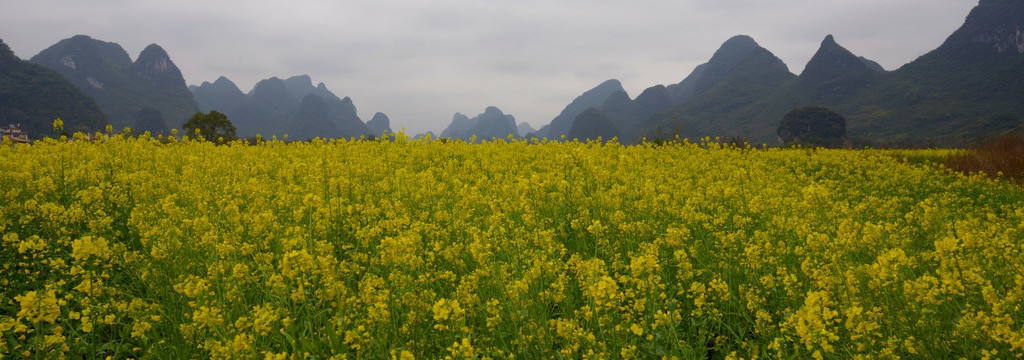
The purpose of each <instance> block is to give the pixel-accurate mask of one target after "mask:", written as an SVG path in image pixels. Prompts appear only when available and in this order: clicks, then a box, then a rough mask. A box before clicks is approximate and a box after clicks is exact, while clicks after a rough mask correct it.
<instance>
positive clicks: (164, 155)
mask: <svg viewBox="0 0 1024 360" xmlns="http://www.w3.org/2000/svg"><path fill="white" fill-rule="evenodd" d="M94 138H99V139H101V140H99V141H85V140H86V139H87V137H85V136H84V135H82V134H77V135H76V136H73V138H72V139H62V140H44V141H40V142H37V143H35V144H33V145H16V144H4V145H3V146H0V164H2V167H0V195H2V196H3V197H2V199H3V200H2V201H0V234H2V239H0V266H2V269H0V272H2V274H3V276H2V278H0V357H3V358H21V357H28V358H76V359H77V358H107V357H108V356H109V357H112V358H138V359H147V358H174V359H185V358H217V359H221V358H241V359H254V358H255V359H307V358H316V359H328V358H331V359H360V358H371V359H440V358H445V359H512V358H519V359H545V358H567V359H605V358H645V359H694V358H702V359H703V358H716V359H779V358H786V359H789V358H813V359H851V358H852V359H900V358H905V359H928V358H944V359H958V358H969V359H973V358H1020V357H1022V356H1024V309H1021V304H1022V303H1024V254H1022V252H1024V245H1022V239H1024V191H1022V190H1021V188H1020V187H1019V186H1017V185H1014V184H1012V183H1009V182H1004V181H1000V180H998V179H997V180H992V179H990V178H987V177H982V176H964V175H961V174H958V173H954V172H951V171H949V170H946V169H944V168H943V167H942V166H940V165H936V164H934V163H930V162H929V161H928V160H927V159H930V158H931V159H941V158H943V157H944V156H945V154H946V153H945V152H943V151H938V150H920V151H885V150H825V149H750V148H736V147H730V146H722V145H718V144H715V143H713V142H709V141H705V143H703V144H690V143H668V144H664V145H652V144H646V145H638V146H628V147H625V146H619V145H616V144H615V143H614V142H612V143H609V144H607V145H602V144H600V143H595V142H592V143H579V142H568V143H558V142H547V141H511V142H504V141H496V142H485V143H483V144H467V143H464V142H451V141H438V140H431V139H424V140H410V139H409V138H408V137H406V136H404V135H401V134H399V135H396V136H394V137H392V138H391V139H388V140H383V141H381V140H377V141H343V140H339V141H329V142H325V141H319V140H315V141H312V142H306V143H284V142H281V141H276V140H272V141H260V142H258V143H257V144H255V145H246V144H243V143H241V142H235V143H231V144H227V145H215V144H213V143H210V142H204V141H196V140H190V139H187V138H185V139H174V138H170V139H156V138H152V137H150V136H149V135H142V136H139V137H127V136H123V135H110V134H107V135H104V134H98V136H97V137H94ZM907 159H913V160H911V161H908V160H907Z"/></svg>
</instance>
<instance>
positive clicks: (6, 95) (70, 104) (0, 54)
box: [0, 40, 107, 139]
mask: <svg viewBox="0 0 1024 360" xmlns="http://www.w3.org/2000/svg"><path fill="white" fill-rule="evenodd" d="M58 117H59V118H61V119H62V120H63V121H64V130H65V131H66V132H68V133H69V134H70V133H74V132H76V131H83V132H88V131H95V130H98V129H102V128H103V127H105V126H106V125H107V118H106V116H104V115H103V112H102V111H101V110H100V108H99V106H98V105H96V101H95V100H93V99H92V98H91V97H89V96H88V95H86V94H85V93H83V92H82V91H81V90H79V89H78V88H77V87H75V85H73V84H72V83H71V82H69V81H68V80H67V79H65V78H64V77H63V76H61V74H59V73H57V72H56V71H54V70H51V69H48V68H46V67H43V66H39V65H36V64H32V63H29V62H28V61H24V60H21V59H19V58H18V57H16V56H15V55H14V52H12V51H11V49H10V48H9V47H8V46H7V44H5V43H4V42H3V41H2V40H0V124H2V125H9V124H13V125H18V124H21V129H22V131H24V132H26V133H27V134H28V135H29V137H30V138H31V139H39V138H41V137H43V136H45V135H54V132H53V119H56V118H58Z"/></svg>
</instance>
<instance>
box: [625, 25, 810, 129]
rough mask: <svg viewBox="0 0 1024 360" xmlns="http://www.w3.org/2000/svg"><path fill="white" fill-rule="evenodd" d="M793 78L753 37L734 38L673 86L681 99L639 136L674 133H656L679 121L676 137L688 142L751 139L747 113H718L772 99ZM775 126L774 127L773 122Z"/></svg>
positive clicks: (671, 126)
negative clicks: (715, 138) (770, 97)
mask: <svg viewBox="0 0 1024 360" xmlns="http://www.w3.org/2000/svg"><path fill="white" fill-rule="evenodd" d="M795 78H796V76H795V75H793V74H792V73H790V72H789V68H788V67H787V66H786V64H785V63H783V62H782V60H780V59H779V58H778V57H776V56H775V55H774V54H772V53H771V52H770V51H768V50H767V49H765V48H762V47H761V46H759V45H757V43H756V42H754V41H753V39H751V38H749V37H746V36H737V37H734V38H732V39H730V40H729V41H726V43H725V44H723V45H722V48H720V49H719V50H718V51H717V52H716V53H715V55H714V56H713V57H712V59H711V60H710V61H708V62H707V63H706V64H704V65H703V69H698V70H695V71H694V74H692V75H691V76H689V77H688V78H687V80H684V81H683V82H682V83H680V84H682V85H679V86H677V87H676V88H675V89H676V93H677V98H680V97H678V94H682V95H684V96H683V97H681V98H682V99H685V100H683V101H682V102H680V103H677V104H676V105H675V106H673V107H672V108H671V109H669V110H668V111H666V112H664V113H660V114H657V115H655V116H653V117H651V118H650V119H649V120H648V121H647V122H646V123H645V125H644V126H642V127H641V129H640V130H639V134H640V135H642V136H648V137H649V138H655V137H658V136H662V135H667V136H671V135H676V134H658V133H659V132H662V131H663V130H665V129H678V128H680V127H679V126H678V124H679V123H681V124H682V133H681V134H678V135H681V136H683V137H688V138H690V139H698V138H700V137H703V136H716V135H721V136H735V135H740V136H745V137H754V136H753V135H751V130H749V129H748V126H749V124H747V123H746V121H745V120H746V118H745V117H744V116H746V115H747V114H746V113H743V114H741V115H735V116H732V117H726V116H723V115H722V114H725V113H732V112H736V111H740V110H742V109H745V108H747V107H748V106H751V105H752V104H755V103H757V102H758V101H760V100H761V99H764V98H765V97H768V96H771V95H772V94H774V93H775V92H777V91H778V90H779V89H781V88H782V87H783V86H784V85H785V84H786V83H788V82H789V81H792V80H793V79H795ZM679 89H683V90H686V91H682V92H681V91H680V90H679ZM779 118H781V115H779ZM774 125H775V126H777V125H778V119H776V120H775V122H774ZM765 131H767V130H765ZM757 134H760V130H759V132H758V133H757ZM764 134H765V136H764V137H767V136H768V135H771V134H772V133H771V132H764ZM762 138H763V137H762ZM773 139H774V138H773Z"/></svg>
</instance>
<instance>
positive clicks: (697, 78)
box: [666, 35, 785, 103]
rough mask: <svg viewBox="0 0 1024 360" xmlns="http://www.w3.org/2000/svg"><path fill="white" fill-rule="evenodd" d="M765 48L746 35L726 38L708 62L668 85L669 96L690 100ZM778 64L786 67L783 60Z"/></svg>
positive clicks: (678, 100) (682, 100)
mask: <svg viewBox="0 0 1024 360" xmlns="http://www.w3.org/2000/svg"><path fill="white" fill-rule="evenodd" d="M759 49H761V50H763V48H761V46H760V45H758V44H757V42H756V41H754V39H753V38H751V37H749V36H746V35H738V36H734V37H732V38H731V39H729V40H726V41H725V43H723V44H722V46H721V47H719V48H718V51H715V54H714V55H712V56H711V60H708V62H707V63H704V64H702V65H699V66H697V68H696V69H694V70H693V72H692V73H690V75H689V76H687V77H686V78H685V79H683V81H681V82H679V83H678V84H673V85H669V86H667V87H666V91H668V93H669V96H670V97H671V98H672V101H673V102H675V103H681V102H685V101H687V100H689V99H690V98H692V97H693V96H695V95H700V94H703V93H705V92H707V91H708V90H710V89H711V88H713V87H715V85H717V84H718V83H719V82H720V81H722V79H723V78H725V77H726V76H727V75H728V74H729V73H731V72H732V71H733V70H734V69H735V68H736V67H737V66H739V65H740V64H741V63H742V62H743V61H744V60H746V59H747V58H748V57H749V56H750V55H751V53H753V52H754V51H757V50H759ZM778 64H779V65H781V66H783V67H785V64H783V63H782V60H778Z"/></svg>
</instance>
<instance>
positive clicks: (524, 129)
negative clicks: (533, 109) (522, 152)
mask: <svg viewBox="0 0 1024 360" xmlns="http://www.w3.org/2000/svg"><path fill="white" fill-rule="evenodd" d="M516 131H518V132H519V135H522V136H526V134H530V133H533V132H535V131H537V129H534V128H533V126H530V123H527V122H521V123H519V125H516Z"/></svg>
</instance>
